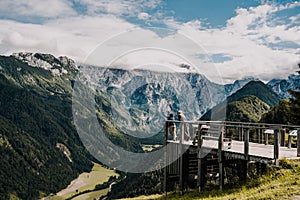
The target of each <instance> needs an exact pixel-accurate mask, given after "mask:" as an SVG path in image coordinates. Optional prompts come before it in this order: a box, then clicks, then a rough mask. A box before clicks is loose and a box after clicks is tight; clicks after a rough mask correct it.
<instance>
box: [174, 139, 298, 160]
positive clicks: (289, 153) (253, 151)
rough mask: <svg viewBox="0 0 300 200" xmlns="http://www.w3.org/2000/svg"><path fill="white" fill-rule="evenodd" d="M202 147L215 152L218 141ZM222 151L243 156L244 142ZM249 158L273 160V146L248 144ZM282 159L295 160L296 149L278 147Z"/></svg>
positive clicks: (205, 143) (189, 143)
mask: <svg viewBox="0 0 300 200" xmlns="http://www.w3.org/2000/svg"><path fill="white" fill-rule="evenodd" d="M168 142H172V143H179V141H173V140H168ZM183 144H184V145H190V146H194V145H193V144H192V141H183ZM195 147H196V146H195ZM202 147H203V148H205V149H207V150H209V149H211V150H214V151H215V150H217V149H218V141H214V140H204V142H203V145H202ZM223 151H225V152H227V153H235V154H240V155H244V142H243V141H237V140H232V143H231V148H230V149H228V145H227V144H226V143H225V146H224V149H223ZM249 156H257V157H262V158H266V159H273V158H274V146H273V145H265V144H258V143H253V142H250V143H249ZM282 158H287V159H296V158H297V148H287V147H280V151H279V159H282ZM298 158H299V157H298Z"/></svg>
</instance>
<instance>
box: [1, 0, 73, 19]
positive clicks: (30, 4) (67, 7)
mask: <svg viewBox="0 0 300 200" xmlns="http://www.w3.org/2000/svg"><path fill="white" fill-rule="evenodd" d="M0 13H1V14H0V16H5V17H10V18H16V17H44V18H52V17H58V16H59V17H61V16H70V15H74V14H76V12H75V11H74V10H73V8H72V4H71V3H70V2H69V1H67V0H51V1H40V0H1V1H0Z"/></svg>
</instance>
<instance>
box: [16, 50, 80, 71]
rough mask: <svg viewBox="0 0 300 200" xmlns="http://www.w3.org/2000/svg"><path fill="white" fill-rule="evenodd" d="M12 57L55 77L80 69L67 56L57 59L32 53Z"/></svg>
mask: <svg viewBox="0 0 300 200" xmlns="http://www.w3.org/2000/svg"><path fill="white" fill-rule="evenodd" d="M12 56H13V57H15V58H17V59H18V60H21V61H22V62H25V63H27V64H28V65H30V66H32V67H37V68H42V69H45V70H48V71H51V73H52V74H53V75H54V76H62V75H66V74H68V73H69V71H70V70H77V69H78V68H77V65H76V64H75V62H74V61H73V60H71V59H70V58H67V57H66V56H61V57H58V58H56V57H54V56H53V55H51V54H42V53H31V52H19V53H13V54H12Z"/></svg>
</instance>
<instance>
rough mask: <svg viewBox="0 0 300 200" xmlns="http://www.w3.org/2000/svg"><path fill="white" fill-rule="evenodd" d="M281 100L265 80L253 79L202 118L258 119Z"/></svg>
mask: <svg viewBox="0 0 300 200" xmlns="http://www.w3.org/2000/svg"><path fill="white" fill-rule="evenodd" d="M279 101H280V97H279V96H278V95H277V94H276V93H274V92H273V91H272V90H271V89H270V88H269V87H268V86H267V85H265V84H264V83H263V82H261V81H251V82H249V83H248V84H246V85H245V86H244V87H243V88H242V89H240V90H238V91H237V92H236V93H234V94H232V95H230V96H229V97H227V99H226V100H225V101H223V102H222V103H220V104H218V105H216V106H215V107H213V108H212V109H211V110H209V111H208V112H207V113H205V114H204V115H203V116H202V117H201V119H202V120H210V119H211V116H213V117H214V118H216V119H219V120H224V119H225V120H228V121H258V120H259V119H260V117H261V115H262V114H263V113H265V112H267V111H268V110H269V109H270V107H272V106H274V105H276V104H277V103H279Z"/></svg>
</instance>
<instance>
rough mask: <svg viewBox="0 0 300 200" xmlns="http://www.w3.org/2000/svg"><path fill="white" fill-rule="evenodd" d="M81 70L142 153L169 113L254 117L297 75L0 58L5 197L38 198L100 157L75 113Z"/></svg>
mask: <svg viewBox="0 0 300 200" xmlns="http://www.w3.org/2000/svg"><path fill="white" fill-rule="evenodd" d="M79 73H81V74H83V76H84V81H83V82H82V83H83V84H85V85H87V86H89V88H91V90H92V92H93V93H94V95H95V102H96V105H95V112H96V113H97V118H98V121H99V123H100V125H101V127H102V128H103V129H104V131H105V132H106V135H107V137H108V138H109V139H110V140H111V141H112V142H113V143H114V144H116V145H118V146H120V147H122V148H123V149H125V150H127V151H131V152H142V148H141V146H140V144H141V143H161V142H162V137H163V136H162V134H161V133H162V131H163V122H164V120H165V119H166V117H167V115H168V113H169V112H175V113H176V112H177V111H178V110H183V111H184V113H185V115H186V116H187V118H188V119H189V120H192V119H199V117H200V116H202V115H204V118H205V117H206V116H209V113H210V112H211V108H212V110H217V112H213V113H218V112H221V113H224V112H223V111H222V109H223V108H224V107H226V106H227V105H228V106H227V111H226V112H227V114H228V118H227V119H228V120H238V119H241V120H244V121H257V120H258V119H259V117H260V115H261V114H262V113H265V112H266V111H267V110H268V109H269V108H270V107H272V106H274V105H275V104H277V103H278V102H279V100H280V99H282V98H284V97H288V93H287V91H288V89H290V88H293V87H294V86H295V85H297V84H299V82H297V81H299V80H300V79H299V76H290V77H289V79H288V80H272V81H270V82H269V83H268V84H267V85H265V84H264V83H262V82H260V81H257V80H256V79H253V78H249V79H245V80H237V81H235V82H234V83H233V84H227V85H220V84H216V83H213V82H211V81H209V80H208V79H207V78H206V77H205V76H204V75H201V74H196V73H192V72H191V73H166V72H154V71H149V70H148V71H147V70H139V69H137V70H131V71H129V70H124V69H111V68H104V67H95V66H84V65H82V66H77V65H76V63H75V62H74V61H72V60H71V59H69V58H67V57H58V58H56V57H54V56H53V55H50V54H41V53H16V54H13V55H12V56H0V156H1V158H2V159H1V161H2V162H1V165H0V199H8V198H11V197H18V198H21V199H37V198H41V197H43V196H46V195H48V194H50V193H55V192H57V191H59V190H60V189H62V188H64V187H66V186H67V185H68V184H69V183H70V181H71V180H72V179H74V178H75V177H76V176H77V175H78V174H79V173H81V172H83V171H88V170H90V169H91V166H92V164H91V161H92V160H95V158H94V157H92V156H91V155H90V154H89V152H88V151H87V149H86V148H85V146H84V145H83V143H82V141H81V138H80V137H79V135H78V131H77V130H76V127H75V125H74V116H73V114H74V113H72V100H73V99H72V95H73V88H74V85H76V81H78V80H77V79H76V77H77V75H78V74H79ZM213 107H214V108H213ZM229 111H230V112H229ZM226 112H225V113H226ZM205 113H206V114H205ZM253 113H257V114H256V115H255V116H254V115H253Z"/></svg>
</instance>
